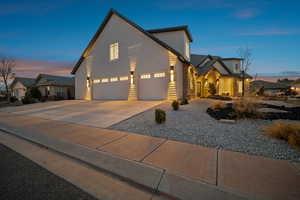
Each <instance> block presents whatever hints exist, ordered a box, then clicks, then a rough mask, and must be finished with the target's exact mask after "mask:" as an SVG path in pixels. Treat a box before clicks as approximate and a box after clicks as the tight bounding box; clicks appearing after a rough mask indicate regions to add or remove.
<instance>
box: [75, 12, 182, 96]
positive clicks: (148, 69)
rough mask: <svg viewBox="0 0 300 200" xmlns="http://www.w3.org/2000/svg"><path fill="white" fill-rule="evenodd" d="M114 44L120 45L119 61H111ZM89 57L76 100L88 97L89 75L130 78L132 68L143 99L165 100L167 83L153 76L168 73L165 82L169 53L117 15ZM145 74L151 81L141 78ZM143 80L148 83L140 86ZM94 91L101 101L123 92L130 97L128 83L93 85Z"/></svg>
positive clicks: (78, 78)
mask: <svg viewBox="0 0 300 200" xmlns="http://www.w3.org/2000/svg"><path fill="white" fill-rule="evenodd" d="M115 42H118V43H119V59H117V60H113V61H110V57H109V52H110V50H109V46H110V45H111V44H112V43H115ZM89 56H90V58H91V61H90V63H89V64H88V62H87V59H85V61H84V62H83V63H82V64H81V66H80V67H79V69H78V70H77V72H76V75H75V87H76V99H83V98H84V97H85V95H86V76H87V74H89V73H90V77H91V79H93V80H94V79H102V78H111V77H120V76H129V72H130V66H131V67H133V68H135V69H136V71H135V75H136V76H137V78H138V79H137V83H138V85H137V91H138V97H139V98H140V99H146V98H147V99H162V98H166V95H167V82H164V81H160V82H163V84H159V83H158V82H159V81H158V80H162V79H159V78H153V73H155V72H166V77H165V78H164V79H167V78H168V77H167V74H168V72H169V69H170V66H169V64H168V51H167V50H166V49H165V48H163V47H162V46H160V45H159V44H157V43H156V42H154V41H153V40H151V39H150V38H149V37H147V36H146V35H144V34H143V33H141V32H140V31H138V30H136V29H135V28H134V27H132V26H131V25H129V24H128V23H126V22H125V21H123V20H122V19H121V18H119V17H118V16H116V15H113V16H112V17H111V19H110V20H109V22H108V23H107V25H106V27H105V29H104V30H103V32H102V33H101V34H100V36H99V37H98V39H97V41H96V42H95V45H94V47H93V48H92V50H91V52H90V54H89ZM178 65H179V64H178ZM176 68H177V67H176ZM178 69H179V67H178ZM145 73H151V74H152V78H151V79H147V80H145V79H143V80H140V75H141V74H145ZM180 73H182V70H181V69H179V71H177V76H181V77H182V74H180ZM141 81H143V82H144V83H146V82H147V84H141ZM105 85H106V86H105ZM113 85H115V86H116V87H114V86H113ZM92 90H93V98H94V99H101V97H103V95H102V94H104V93H105V96H106V97H113V98H112V99H114V98H119V97H123V95H124V92H125V93H126V95H127V94H128V81H118V82H113V83H98V84H93V86H92ZM180 90H182V89H180V86H179V88H178V91H180ZM100 93H101V94H100ZM118 93H120V95H118ZM151 94H152V95H151ZM159 94H163V95H159ZM145 97H146V98H145Z"/></svg>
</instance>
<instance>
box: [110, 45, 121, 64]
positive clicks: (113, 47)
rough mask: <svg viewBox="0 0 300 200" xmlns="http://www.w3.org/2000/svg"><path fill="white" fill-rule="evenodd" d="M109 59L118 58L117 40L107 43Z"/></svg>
mask: <svg viewBox="0 0 300 200" xmlns="http://www.w3.org/2000/svg"><path fill="white" fill-rule="evenodd" d="M109 59H110V61H114V60H117V59H119V42H115V43H112V44H110V45H109Z"/></svg>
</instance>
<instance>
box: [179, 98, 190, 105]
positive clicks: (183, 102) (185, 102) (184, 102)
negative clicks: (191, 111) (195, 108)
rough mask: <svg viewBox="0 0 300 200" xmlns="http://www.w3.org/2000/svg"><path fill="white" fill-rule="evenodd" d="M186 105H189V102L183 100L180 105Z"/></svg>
mask: <svg viewBox="0 0 300 200" xmlns="http://www.w3.org/2000/svg"><path fill="white" fill-rule="evenodd" d="M186 104H189V101H188V100H187V99H182V100H181V102H180V105H186Z"/></svg>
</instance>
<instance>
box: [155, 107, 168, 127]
mask: <svg viewBox="0 0 300 200" xmlns="http://www.w3.org/2000/svg"><path fill="white" fill-rule="evenodd" d="M155 121H156V123H158V124H161V123H164V122H165V121H166V112H165V111H164V110H161V109H156V110H155Z"/></svg>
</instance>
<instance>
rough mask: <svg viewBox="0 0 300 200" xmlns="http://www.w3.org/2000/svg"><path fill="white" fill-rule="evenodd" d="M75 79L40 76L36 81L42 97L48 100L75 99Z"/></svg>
mask: <svg viewBox="0 0 300 200" xmlns="http://www.w3.org/2000/svg"><path fill="white" fill-rule="evenodd" d="M74 82H75V81H74V78H73V77H63V76H55V75H50V74H39V75H38V77H37V78H36V80H35V86H37V87H38V88H39V90H40V92H41V93H42V96H44V97H48V98H50V99H51V98H60V99H73V98H74V96H75V89H74Z"/></svg>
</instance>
